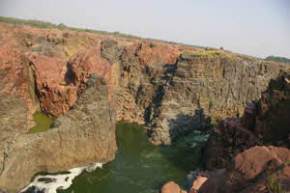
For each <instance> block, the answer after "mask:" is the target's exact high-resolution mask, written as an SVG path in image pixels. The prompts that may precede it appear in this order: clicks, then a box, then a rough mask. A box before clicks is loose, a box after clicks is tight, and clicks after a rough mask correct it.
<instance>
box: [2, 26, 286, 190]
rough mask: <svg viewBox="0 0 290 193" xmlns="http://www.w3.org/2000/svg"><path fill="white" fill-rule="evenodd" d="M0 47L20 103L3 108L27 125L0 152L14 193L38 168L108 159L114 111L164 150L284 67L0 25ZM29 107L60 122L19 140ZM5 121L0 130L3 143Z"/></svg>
mask: <svg viewBox="0 0 290 193" xmlns="http://www.w3.org/2000/svg"><path fill="white" fill-rule="evenodd" d="M0 42H1V44H0V77H1V82H0V85H2V86H1V88H0V94H1V95H2V96H6V97H7V96H8V98H9V96H13V97H15V98H17V99H15V100H16V101H17V104H24V105H17V104H16V102H15V103H14V102H11V104H16V105H11V110H12V114H14V111H13V109H14V108H16V109H15V112H19V114H21V115H19V116H20V118H19V119H18V117H13V119H15V120H17V121H18V120H19V121H24V122H25V124H21V126H19V127H17V128H14V129H15V133H17V136H18V134H19V137H12V138H9V139H11V140H8V141H9V143H8V142H7V143H6V142H5V143H3V144H9V145H8V146H7V145H5V147H6V146H7V147H9V148H8V150H6V149H5V148H4V146H2V147H3V148H2V147H1V151H2V152H0V153H3V154H1V155H2V156H1V157H0V160H2V162H1V163H2V165H3V166H2V169H1V171H2V172H1V175H0V187H1V188H2V187H4V188H5V189H11V187H13V188H14V187H15V189H13V190H14V191H15V190H16V189H17V188H18V189H19V188H20V187H22V186H23V184H24V183H25V182H26V183H27V182H28V181H29V178H31V177H32V176H33V175H34V173H37V172H40V171H49V172H51V171H58V170H63V169H68V168H71V167H74V166H78V165H81V164H87V163H88V162H90V161H102V160H103V161H108V160H111V159H112V158H113V154H114V151H115V149H116V146H115V136H114V135H115V134H114V126H113V124H114V120H115V118H114V114H115V115H116V120H126V121H130V122H137V123H141V124H145V125H146V127H147V129H148V135H149V137H150V140H151V141H152V142H153V143H155V144H170V143H171V142H172V140H174V139H175V138H176V137H177V136H178V135H180V134H184V133H186V132H188V131H190V130H193V129H203V128H206V127H207V126H208V125H209V124H210V123H211V122H212V121H215V120H219V119H222V118H224V117H226V116H233V115H234V116H238V115H239V114H242V112H243V108H244V106H245V105H246V103H247V102H249V101H252V100H256V99H258V98H260V96H261V92H262V91H263V90H265V89H266V87H267V84H268V82H269V81H270V80H271V79H273V78H276V77H277V76H278V74H279V72H280V71H281V70H284V71H289V65H286V64H283V63H275V62H269V61H264V60H262V59H257V58H253V57H249V56H244V55H239V54H235V53H231V52H229V51H225V50H217V49H209V48H196V47H192V46H186V45H179V44H174V43H167V42H162V41H153V40H146V39H140V38H129V37H123V36H118V35H113V34H103V33H87V32H78V31H73V30H69V29H66V28H64V29H61V30H60V29H52V28H49V29H40V28H33V27H29V26H21V25H18V26H17V25H16V26H15V25H11V24H6V23H0ZM92 75H93V77H98V78H97V79H102V80H104V83H101V82H99V81H97V85H96V88H99V87H102V88H104V89H105V90H107V92H105V91H104V89H103V90H99V89H97V90H96V91H92V89H90V88H88V84H90V77H92ZM93 90H94V89H93ZM88 92H89V94H84V93H88ZM3 98H5V97H3ZM11 98H12V97H11ZM11 100H12V99H11ZM77 101H83V102H81V103H82V104H80V102H77ZM4 103H6V102H4ZM83 103H84V104H83ZM16 106H17V107H16ZM18 108H19V109H18ZM111 109H113V110H111ZM37 110H42V111H43V112H45V113H48V114H50V115H52V116H55V117H59V118H58V119H57V120H56V122H55V124H56V125H55V128H53V129H51V130H49V131H47V132H44V133H39V134H35V135H26V134H27V132H28V131H29V128H31V126H32V125H33V121H32V114H33V113H34V112H35V111H37ZM3 111H4V112H6V110H5V109H4V110H3ZM24 112H25V113H24ZM94 113H95V114H94ZM12 114H11V116H12ZM23 116H25V117H24V118H23ZM78 119H81V120H78ZM3 120H4V119H3ZM58 123H60V126H59V127H58ZM62 123H63V124H62ZM97 123H98V124H99V125H97ZM7 124H8V122H7ZM7 124H6V126H3V127H1V128H0V129H1V137H2V130H8V129H7V128H6V127H7ZM19 125H20V124H19ZM101 128H102V129H101ZM7 133H9V132H7ZM9 135H10V134H9ZM79 136H81V137H79ZM103 138H104V139H103ZM7 139H8V138H7ZM103 141H105V142H104V143H103ZM10 143H11V144H10ZM70 143H72V144H74V145H75V146H73V147H74V148H71V147H70V146H69V144H70ZM60 144H62V145H64V147H63V148H60V149H59V151H56V152H53V156H54V158H55V164H53V163H52V162H50V161H49V160H48V159H47V158H48V157H51V155H50V154H51V153H52V148H53V149H54V148H57V147H58V146H59V145H60ZM78 144H82V145H78ZM109 144H111V146H110V145H109ZM36 147H41V148H38V149H36ZM81 147H83V148H84V149H79V148H81ZM100 149H104V150H103V151H102V152H100ZM95 150H96V151H95ZM92 151H94V152H92ZM75 152H83V154H84V155H82V156H79V155H78V154H75ZM86 152H87V153H86ZM96 152H98V154H99V155H96ZM7 155H8V159H7ZM39 155H41V156H39ZM19 160H24V161H23V162H21V163H20V164H18V162H19ZM29 160H33V161H31V163H30V162H29ZM5 163H8V166H7V164H5ZM65 163H66V164H65ZM25 164H26V165H25ZM16 165H17V167H16ZM4 166H5V167H4ZM14 167H16V170H13V169H12V168H14ZM23 168H28V169H27V171H23ZM19 172H20V173H25V177H24V178H21V180H19V181H15V182H14V181H9V179H11V178H12V177H13V178H14V179H19V178H17V174H19Z"/></svg>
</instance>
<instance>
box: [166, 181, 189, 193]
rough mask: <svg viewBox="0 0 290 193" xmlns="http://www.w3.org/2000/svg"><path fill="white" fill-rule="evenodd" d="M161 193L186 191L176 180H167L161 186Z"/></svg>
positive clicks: (183, 192)
mask: <svg viewBox="0 0 290 193" xmlns="http://www.w3.org/2000/svg"><path fill="white" fill-rule="evenodd" d="M160 193H185V191H183V190H182V189H181V188H180V187H179V185H178V184H176V183H175V182H172V181H171V182H167V183H166V184H164V186H163V187H162V188H161V191H160Z"/></svg>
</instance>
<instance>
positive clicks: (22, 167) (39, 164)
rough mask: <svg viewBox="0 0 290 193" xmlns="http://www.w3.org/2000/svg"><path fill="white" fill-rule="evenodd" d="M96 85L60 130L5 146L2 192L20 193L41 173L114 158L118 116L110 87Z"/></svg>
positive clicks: (63, 120) (97, 82) (21, 138)
mask: <svg viewBox="0 0 290 193" xmlns="http://www.w3.org/2000/svg"><path fill="white" fill-rule="evenodd" d="M93 82H94V84H90V86H89V87H88V88H87V89H86V90H84V92H83V93H82V94H81V96H80V97H79V99H78V101H77V103H76V104H75V105H74V106H73V108H72V110H70V111H68V112H67V113H65V114H64V115H63V116H60V117H59V118H58V119H57V121H58V122H59V124H58V127H57V128H51V129H50V130H48V131H46V132H42V133H37V134H22V135H19V136H18V137H14V138H13V140H11V142H9V143H8V142H7V143H5V144H4V146H5V147H7V151H5V152H4V153H1V157H2V155H4V159H0V160H1V163H2V164H3V168H2V170H1V173H0V187H1V189H4V190H7V191H9V192H16V191H18V190H20V189H21V188H23V187H24V186H25V185H27V183H28V182H29V181H30V179H31V178H32V176H34V174H36V173H38V172H41V171H44V172H58V171H65V170H68V169H70V168H73V167H78V166H84V165H87V164H91V163H94V162H101V163H105V162H108V161H110V160H112V159H113V158H114V154H115V151H116V149H117V148H116V139H115V116H114V113H113V111H112V109H111V107H110V104H109V102H108V96H107V87H106V85H105V84H104V82H103V81H101V80H99V79H95V80H94V81H93ZM13 116H15V115H13ZM19 120H21V119H19ZM0 130H1V131H2V130H3V125H1V128H0ZM1 134H2V132H1ZM1 144H2V142H1ZM1 150H2V148H1ZM5 150H6V149H5ZM2 164H1V166H2ZM20 176H21V177H20Z"/></svg>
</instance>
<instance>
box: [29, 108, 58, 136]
mask: <svg viewBox="0 0 290 193" xmlns="http://www.w3.org/2000/svg"><path fill="white" fill-rule="evenodd" d="M33 119H34V121H35V126H34V127H32V128H31V129H30V131H29V132H30V133H38V132H43V131H46V130H48V129H49V128H50V126H51V124H52V123H53V118H51V117H49V116H48V115H46V114H44V113H42V112H36V113H34V114H33Z"/></svg>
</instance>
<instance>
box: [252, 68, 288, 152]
mask: <svg viewBox="0 0 290 193" xmlns="http://www.w3.org/2000/svg"><path fill="white" fill-rule="evenodd" d="M257 104H258V114H257V118H256V128H255V132H256V133H258V134H260V135H262V136H263V138H264V143H266V144H268V143H269V144H273V145H278V146H280V145H287V146H288V147H290V73H286V72H282V73H281V74H280V76H279V77H278V78H276V79H272V80H271V81H270V82H269V85H268V87H267V89H266V91H265V92H263V93H262V97H261V99H260V100H259V101H258V102H257Z"/></svg>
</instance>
